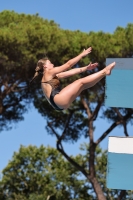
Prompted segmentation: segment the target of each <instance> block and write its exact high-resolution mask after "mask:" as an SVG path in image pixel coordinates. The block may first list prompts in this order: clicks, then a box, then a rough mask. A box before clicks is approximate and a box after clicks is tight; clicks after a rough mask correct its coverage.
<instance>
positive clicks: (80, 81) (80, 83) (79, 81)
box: [77, 78, 84, 89]
mask: <svg viewBox="0 0 133 200" xmlns="http://www.w3.org/2000/svg"><path fill="white" fill-rule="evenodd" d="M77 82H78V85H79V88H81V89H84V82H83V80H82V79H81V78H80V79H78V80H77Z"/></svg>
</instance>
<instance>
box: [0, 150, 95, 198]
mask: <svg viewBox="0 0 133 200" xmlns="http://www.w3.org/2000/svg"><path fill="white" fill-rule="evenodd" d="M75 159H77V161H79V162H80V163H83V158H82V157H81V156H77V158H75ZM80 176H81V173H80V172H79V171H77V170H76V169H75V168H74V167H73V166H72V165H71V164H70V163H69V162H68V161H66V160H65V159H64V158H63V156H62V155H61V154H60V153H59V152H58V151H57V150H56V149H53V148H50V147H47V148H46V147H44V146H40V147H39V148H37V147H36V146H28V147H24V146H21V147H20V149H19V152H18V153H17V152H15V153H14V155H13V157H12V160H11V161H9V163H8V165H7V167H6V168H5V169H4V170H3V177H2V180H1V182H0V190H1V195H0V196H1V197H2V200H4V199H14V200H17V199H19V200H20V199H23V200H24V199H26V200H27V199H28V200H30V199H32V198H33V196H34V197H36V199H37V200H41V199H42V198H44V197H45V199H46V198H47V197H48V196H50V200H51V199H54V200H61V199H78V200H82V199H86V200H88V199H90V200H91V199H92V197H91V196H92V195H89V194H88V191H89V189H92V188H91V187H90V186H89V184H86V181H85V180H82V179H81V178H80Z"/></svg>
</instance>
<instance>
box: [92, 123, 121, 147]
mask: <svg viewBox="0 0 133 200" xmlns="http://www.w3.org/2000/svg"><path fill="white" fill-rule="evenodd" d="M119 124H122V121H118V122H114V123H113V124H112V125H111V126H110V127H109V128H108V129H107V130H106V131H105V132H104V133H103V134H102V135H101V137H99V139H98V140H97V141H96V142H95V143H96V145H98V144H99V143H100V142H101V141H102V140H103V139H104V138H105V137H106V136H107V135H108V134H109V133H110V132H111V131H112V130H113V129H114V128H115V127H116V126H118V125H119Z"/></svg>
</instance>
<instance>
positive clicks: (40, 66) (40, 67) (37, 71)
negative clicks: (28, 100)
mask: <svg viewBox="0 0 133 200" xmlns="http://www.w3.org/2000/svg"><path fill="white" fill-rule="evenodd" d="M47 60H49V59H48V58H47V57H45V58H42V59H40V60H39V61H38V62H37V66H36V68H35V74H34V76H33V78H32V79H31V81H30V83H31V82H32V81H33V80H35V78H37V76H39V75H40V74H43V71H44V68H43V66H44V64H46V61H47Z"/></svg>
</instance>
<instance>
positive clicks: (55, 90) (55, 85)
mask: <svg viewBox="0 0 133 200" xmlns="http://www.w3.org/2000/svg"><path fill="white" fill-rule="evenodd" d="M41 83H48V84H50V85H51V87H52V91H51V94H50V98H49V101H50V103H51V105H52V106H53V108H54V109H55V110H63V109H62V108H59V107H58V106H57V105H56V104H55V102H54V96H55V95H56V94H59V92H60V91H61V84H60V81H59V79H58V77H57V76H55V77H54V78H52V79H51V80H50V81H46V82H41Z"/></svg>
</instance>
